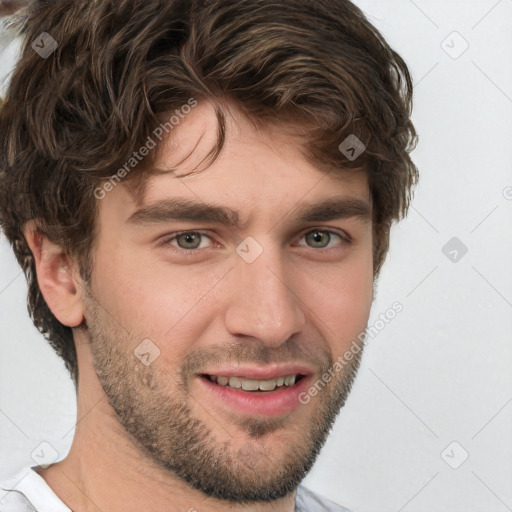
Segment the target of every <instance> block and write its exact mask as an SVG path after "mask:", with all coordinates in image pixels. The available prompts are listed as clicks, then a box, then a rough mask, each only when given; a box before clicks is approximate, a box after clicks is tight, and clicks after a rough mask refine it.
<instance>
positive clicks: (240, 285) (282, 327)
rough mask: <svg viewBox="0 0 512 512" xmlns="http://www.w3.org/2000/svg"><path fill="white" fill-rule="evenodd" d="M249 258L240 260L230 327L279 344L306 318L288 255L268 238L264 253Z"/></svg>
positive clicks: (234, 275)
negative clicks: (289, 269)
mask: <svg viewBox="0 0 512 512" xmlns="http://www.w3.org/2000/svg"><path fill="white" fill-rule="evenodd" d="M241 254H242V253H241ZM248 261H250V260H246V259H244V257H242V256H239V257H238V259H237V260H236V264H235V271H234V272H233V276H232V278H233V279H234V280H235V284H234V290H233V294H232V296H231V298H230V303H229V307H228V311H227V314H226V324H227V325H226V327H227V329H228V330H229V331H230V333H231V334H232V335H245V336H251V337H254V338H258V339H259V340H260V341H261V342H262V343H265V344H266V345H269V346H279V345H281V344H282V343H284V342H285V341H286V340H287V339H288V338H290V337H291V336H292V335H293V334H295V333H296V332H298V331H300V329H301V328H302V327H303V325H304V321H305V317H304V313H303V311H302V308H301V303H300V301H299V300H298V298H297V297H296V295H295V293H294V291H293V286H292V284H293V283H291V282H289V277H288V276H289V272H287V271H286V267H285V266H286V261H284V255H283V253H282V251H281V249H280V248H279V247H274V246H272V245H271V242H270V241H268V240H267V241H266V243H265V246H264V247H263V251H262V252H261V254H260V255H259V256H258V257H256V259H254V261H252V262H251V263H249V262H248Z"/></svg>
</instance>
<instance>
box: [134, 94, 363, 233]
mask: <svg viewBox="0 0 512 512" xmlns="http://www.w3.org/2000/svg"><path fill="white" fill-rule="evenodd" d="M225 135H226V137H225V141H224V145H223V149H222V151H221V153H220V155H218V156H217V158H216V160H215V161H214V162H213V163H211V161H209V157H210V156H211V155H212V149H213V148H214V147H215V145H216V143H217V136H218V120H217V117H216V115H215V111H214V108H213V106H212V105H211V104H209V103H207V102H203V103H199V104H198V105H197V106H196V107H195V108H194V109H193V110H192V112H190V113H189V114H188V115H187V116H185V117H184V118H183V119H182V120H181V121H180V123H179V125H178V126H176V127H175V128H174V129H173V131H172V132H171V133H170V134H169V135H168V136H167V137H165V138H164V139H163V140H162V141H160V142H159V144H158V147H157V152H156V154H155V156H156V158H155V160H154V167H153V168H152V169H151V172H150V175H149V176H148V178H147V180H146V182H145V184H144V187H140V186H138V187H136V188H134V191H135V193H136V194H137V192H138V198H137V201H136V202H135V203H136V204H134V205H133V208H132V210H133V211H132V212H131V213H130V215H128V216H127V217H126V219H128V218H130V217H132V215H133V213H134V211H135V209H136V208H135V207H137V208H138V209H141V208H142V207H145V206H148V205H155V204H156V203H158V202H161V201H163V200H165V199H166V198H168V197H176V198H180V201H181V202H177V206H176V207H175V208H174V209H175V210H176V209H177V208H180V207H181V208H183V209H184V208H185V207H186V208H187V210H188V212H189V213H190V214H191V215H193V211H192V210H196V212H198V211H199V209H200V203H204V204H206V203H208V204H209V205H210V206H214V205H221V204H223V203H225V204H226V203H233V204H239V205H240V204H241V205H246V206H248V205H253V206H254V205H257V206H258V208H260V209H265V208H267V209H269V208H270V209H272V208H274V209H275V208H276V207H278V205H279V204H281V205H283V206H286V207H287V208H288V209H289V207H290V204H291V203H293V202H295V203H298V202H301V203H303V204H304V205H306V206H311V205H313V203H314V202H315V201H320V200H322V199H323V200H325V199H327V198H329V197H331V196H332V197H333V198H334V196H336V197H337V198H338V199H339V198H340V197H341V196H345V199H347V200H348V199H353V200H359V205H356V204H355V202H356V201H352V204H350V205H349V202H346V204H345V205H341V204H340V201H336V199H333V201H332V202H331V204H330V208H331V209H332V208H335V209H343V208H344V209H347V208H348V209H352V211H353V212H354V213H356V214H357V213H358V212H357V211H356V210H358V208H359V213H360V215H359V216H360V217H361V218H362V217H363V214H364V215H365V213H364V211H363V210H365V208H363V205H362V203H363V202H365V203H366V210H367V209H368V208H369V209H371V197H370V193H369V188H368V181H367V174H366V172H365V171H364V170H363V169H355V170H354V169H352V170H348V169H335V168H333V167H331V168H327V167H325V166H321V165H319V164H315V163H312V162H310V161H309V160H308V159H307V158H306V157H305V156H304V154H303V153H302V150H303V145H302V144H301V143H302V141H301V139H300V136H298V135H297V134H296V133H293V132H292V131H290V130H285V129H284V127H281V126H275V125H265V126H261V124H257V123H254V122H253V121H252V120H250V119H248V118H247V117H245V116H244V115H243V114H241V113H240V112H239V111H238V110H236V109H235V108H231V109H230V110H229V111H228V115H227V116H226V134H225ZM306 203H308V204H306ZM167 206H169V205H167ZM203 210H204V208H203ZM168 213H169V212H168ZM202 213H206V212H205V211H203V212H202ZM210 213H213V212H212V211H211V209H210ZM309 213H312V212H309ZM304 214H305V215H308V212H306V211H305V212H304ZM216 215H217V217H219V216H223V218H224V219H225V221H226V222H228V221H229V222H232V221H234V219H235V217H236V222H235V223H238V224H239V225H240V224H243V223H244V222H245V215H244V212H243V211H242V212H240V213H238V212H234V211H227V210H226V211H225V212H220V210H219V209H217V212H216ZM146 217H147V216H146ZM143 218H144V215H139V216H138V220H142V219H143ZM219 218H220V217H219ZM132 220H133V218H132Z"/></svg>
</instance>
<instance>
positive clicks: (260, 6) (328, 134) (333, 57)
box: [0, 0, 418, 385]
mask: <svg viewBox="0 0 512 512" xmlns="http://www.w3.org/2000/svg"><path fill="white" fill-rule="evenodd" d="M43 32H46V33H48V34H50V35H51V37H52V38H53V39H54V40H55V41H56V42H57V43H58V47H57V48H56V49H55V51H54V52H53V53H52V54H51V55H49V56H47V57H46V58H42V57H41V56H40V55H39V54H38V53H36V51H34V49H33V48H32V42H33V41H35V40H36V39H37V38H38V37H40V35H41V34H42V33H43ZM23 37H24V43H23V47H22V52H21V57H20V59H19V61H18V62H17V64H16V67H15V69H14V71H13V74H12V78H11V81H10V84H9V87H8V89H7V94H6V98H5V103H4V105H3V107H2V108H1V111H0V227H1V228H2V230H3V232H4V234H5V236H6V237H7V239H8V240H9V241H10V243H11V244H12V246H13V250H14V253H15V255H16V258H17V260H18V262H19V263H20V265H21V267H22V269H23V271H24V273H25V276H26V278H27V282H28V310H29V313H30V315H31V318H32V320H33V322H34V324H35V326H36V327H37V328H38V329H39V331H40V332H41V333H43V335H44V336H45V338H46V339H47V340H48V341H49V343H50V344H51V346H52V347H53V348H54V349H55V351H56V352H57V353H58V355H59V356H60V357H62V358H63V360H64V362H65V365H66V368H67V369H68V370H69V372H70V374H71V376H72V378H73V381H74V382H75V385H77V376H78V368H77V360H76V352H75V345H74V341H73V335H72V330H71V328H70V327H67V326H65V325H63V324H61V323H60V322H59V321H58V320H57V319H56V318H55V316H54V315H53V314H52V312H51V311H50V309H49V308H48V306H47V304H46V302H45V300H44V298H43V296H42V294H41V291H40V289H39V286H38V282H37V276H36V270H35V265H34V259H33V256H32V253H31V251H30V249H29V247H28V245H27V242H26V240H25V238H24V236H23V232H22V228H23V226H24V224H25V223H26V222H27V221H28V220H31V219H35V220H36V221H37V226H38V229H39V230H40V231H41V232H42V233H45V234H46V235H47V236H48V238H49V239H50V240H51V241H53V242H54V243H57V244H59V245H60V246H61V247H62V248H63V250H64V251H65V252H66V254H68V255H70V256H72V257H76V259H77V261H78V262H79V267H80V273H81V276H82V277H83V279H84V280H85V281H86V282H87V281H88V280H89V278H90V276H91V271H92V269H91V264H90V261H91V260H90V255H91V251H92V248H93V244H94V241H95V237H96V235H97V225H96V219H97V214H98V200H97V199H96V198H95V196H94V190H95V188H96V187H98V185H100V184H101V183H102V182H103V181H105V180H107V179H108V178H109V177H111V176H112V175H113V174H114V173H115V172H116V171H117V170H118V169H119V168H120V167H121V166H122V165H123V163H124V162H126V161H127V159H128V158H129V157H130V156H131V155H132V153H133V152H134V151H135V150H136V149H137V148H139V147H141V146H142V145H143V144H144V142H145V141H146V139H147V136H148V135H149V134H150V133H151V132H152V130H153V129H154V127H155V126H157V125H158V124H159V123H160V122H161V119H162V117H163V116H164V115H166V113H169V112H171V111H174V110H175V109H179V108H180V107H181V106H182V105H184V104H185V103H186V102H187V100H189V99H190V98H195V99H196V100H198V101H201V100H208V101H211V102H212V104H213V105H215V106H216V115H217V118H218V126H219V128H218V142H217V144H216V146H215V148H213V149H212V152H211V154H210V156H211V159H212V160H213V159H214V158H215V157H216V156H217V155H218V154H219V152H220V151H221V149H222V145H223V142H224V138H225V126H226V123H225V116H226V111H225V108H224V106H225V105H226V104H227V102H230V103H232V104H235V105H236V106H237V107H238V108H239V109H240V110H241V111H242V112H244V113H245V114H246V115H247V116H248V117H249V118H250V119H252V120H255V121H257V122H261V123H263V124H264V123H273V124H281V125H283V126H288V127H292V128H293V127H296V128H298V127H300V128H301V130H302V135H303V138H302V139H301V140H302V142H303V147H302V150H303V153H304V155H305V156H306V157H307V158H308V159H309V160H310V161H311V162H315V163H317V164H318V165H326V166H329V168H330V169H334V170H335V172H340V173H342V172H344V169H347V168H348V169H355V168H358V169H362V171H361V172H365V173H366V174H367V176H368V183H369V187H370V192H371V197H372V202H373V211H374V214H373V233H374V276H375V277H377V276H378V275H379V271H380V269H381V266H382V263H383V261H384V259H385V256H386V253H387V251H388V245H389V233H390V228H391V225H392V222H393V221H396V220H399V219H401V218H403V217H404V216H405V215H406V213H407V209H408V207H409V204H410V200H411V198H412V193H413V188H414V185H415V184H416V183H417V179H418V171H417V168H416V166H415V165H414V163H413V162H412V160H411V159H410V156H409V153H410V151H411V150H412V149H414V147H415V145H416V141H417V135H416V132H415V129H414V126H413V124H412V123H411V120H410V115H411V110H412V81H411V77H410V74H409V71H408V68H407V65H406V64H405V62H404V61H403V60H402V58H401V57H400V56H399V55H398V54H397V53H396V52H395V51H394V50H393V49H391V48H390V46H389V45H388V44H387V42H386V41H385V39H384V38H383V36H382V35H381V34H380V33H379V32H378V31H377V30H376V28H375V27H373V26H372V24H371V23H370V22H369V21H368V20H367V18H366V17H365V15H364V14H363V13H362V11H361V10H360V9H359V8H358V7H356V6H355V5H354V4H352V3H351V2H350V1H348V0H315V1H311V0H203V1H200V0H56V1H45V2H42V1H41V2H39V6H38V8H37V9H36V10H35V11H34V12H33V13H32V16H31V17H30V19H29V20H28V21H27V23H26V26H25V27H24V31H23ZM351 134H355V135H356V136H357V137H358V138H359V139H360V140H361V141H363V142H364V143H365V144H366V146H367V147H366V150H365V151H364V152H363V154H361V155H360V156H359V157H358V158H357V160H354V161H351V160H349V159H347V157H345V155H344V154H343V153H342V152H341V151H340V150H339V149H338V146H339V144H340V143H341V142H342V141H344V140H345V138H346V137H347V136H348V135H351ZM156 155H157V153H156V152H154V153H153V155H149V156H148V157H146V159H145V161H144V165H142V164H141V165H139V166H137V167H136V168H135V169H134V170H133V171H132V172H131V173H130V175H129V176H127V177H126V178H125V181H124V182H125V184H126V185H127V186H128V188H129V189H130V190H131V191H132V193H133V194H134V197H137V198H138V199H140V197H141V191H143V190H144V184H145V183H146V180H147V179H148V177H149V176H150V175H151V166H152V164H153V162H154V158H155V157H156Z"/></svg>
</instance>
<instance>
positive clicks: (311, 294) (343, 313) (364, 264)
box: [300, 254, 373, 350]
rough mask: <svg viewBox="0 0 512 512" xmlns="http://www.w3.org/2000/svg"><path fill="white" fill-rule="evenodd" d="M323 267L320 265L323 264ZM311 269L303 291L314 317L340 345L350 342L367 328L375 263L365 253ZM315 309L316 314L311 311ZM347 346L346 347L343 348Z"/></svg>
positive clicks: (302, 286) (304, 282)
mask: <svg viewBox="0 0 512 512" xmlns="http://www.w3.org/2000/svg"><path fill="white" fill-rule="evenodd" d="M319 268H320V267H319ZM319 268H318V269H317V271H308V273H307V274H303V276H304V277H303V278H302V280H301V283H302V284H301V289H302V291H301V294H300V297H303V298H304V299H303V300H304V303H305V304H306V306H308V307H306V308H305V311H308V308H310V309H309V311H310V313H308V316H309V318H310V321H311V322H312V323H313V324H314V325H316V326H317V328H318V329H319V330H320V331H322V332H323V333H324V336H325V337H326V339H332V340H334V341H333V343H335V344H336V345H340V344H342V345H343V347H345V346H349V345H350V344H351V342H352V340H353V339H355V338H357V336H358V335H359V334H360V333H361V332H362V331H363V330H364V329H365V328H366V326H367V323H368V318H369V315H370V309H371V305H372V300H373V266H372V259H371V254H370V256H366V255H361V257H360V258H357V260H354V261H353V262H351V263H350V265H346V266H344V265H340V266H339V267H338V268H336V269H335V268H333V269H330V270H329V271H325V270H324V271H321V270H319ZM311 313H312V314H311ZM343 350H344V349H343Z"/></svg>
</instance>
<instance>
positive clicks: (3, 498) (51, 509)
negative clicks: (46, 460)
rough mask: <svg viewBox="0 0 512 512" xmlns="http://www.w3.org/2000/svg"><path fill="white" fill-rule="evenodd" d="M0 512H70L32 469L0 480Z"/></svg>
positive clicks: (25, 469)
mask: <svg viewBox="0 0 512 512" xmlns="http://www.w3.org/2000/svg"><path fill="white" fill-rule="evenodd" d="M0 512H71V510H70V509H69V508H68V507H67V506H66V505H65V504H64V503H63V502H62V501H61V500H60V499H59V497H58V496H57V495H56V494H55V493H54V492H53V490H52V489H51V487H50V486H49V485H48V484H47V483H46V482H45V480H44V478H43V477H41V476H40V475H39V474H38V473H37V472H36V471H35V470H34V468H33V467H26V468H24V469H22V470H21V471H19V472H18V473H16V474H15V475H12V476H10V477H7V478H4V479H2V480H0Z"/></svg>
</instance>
